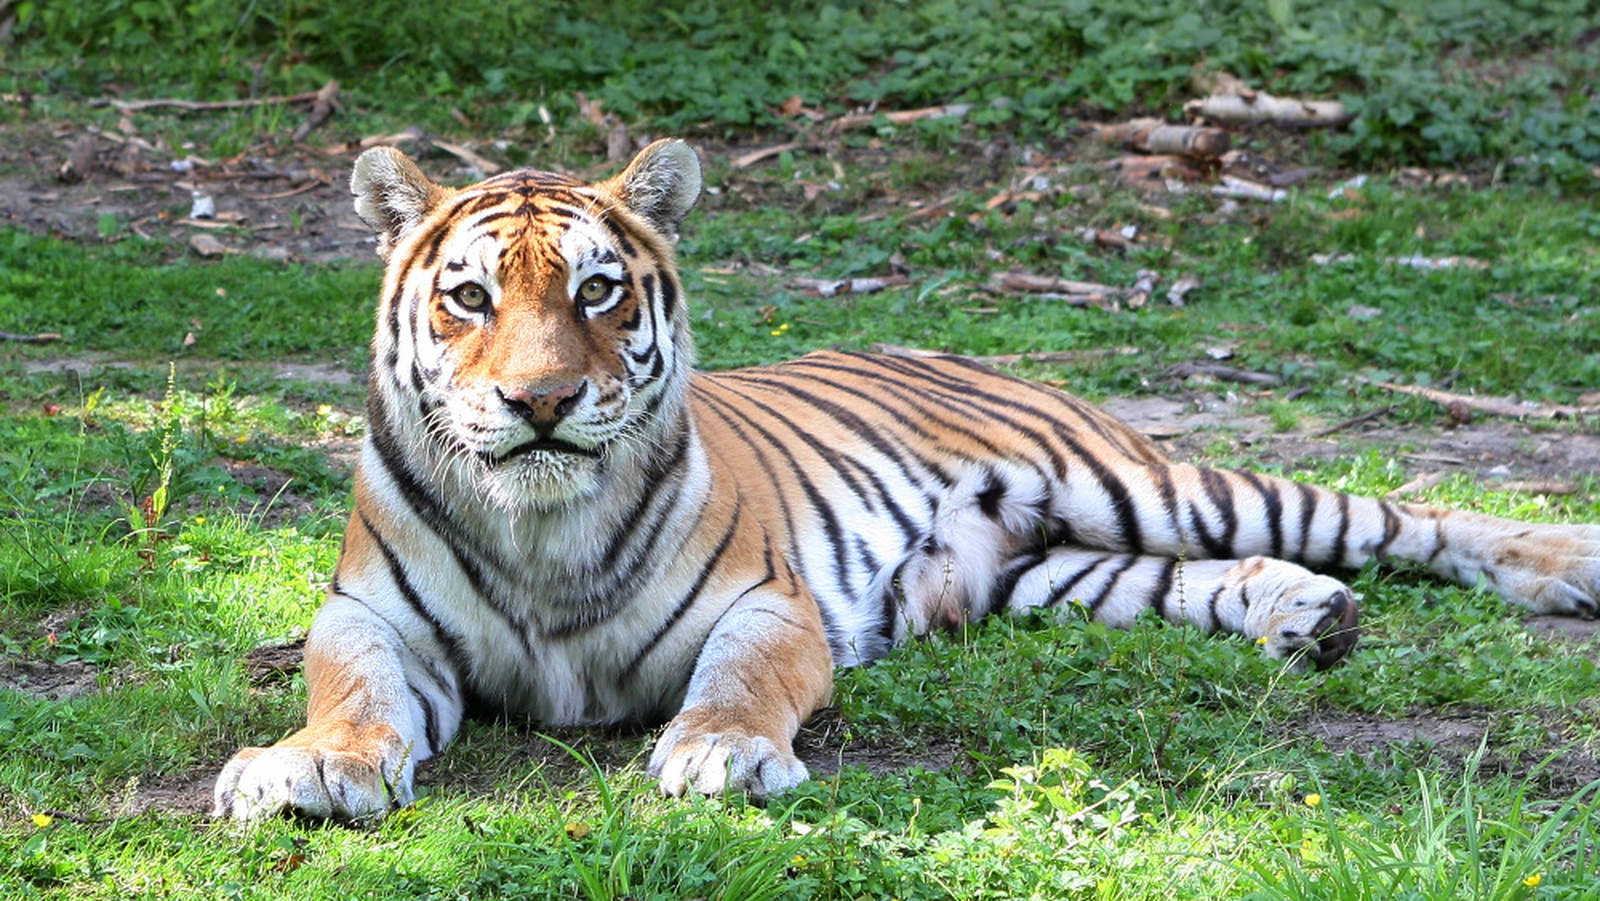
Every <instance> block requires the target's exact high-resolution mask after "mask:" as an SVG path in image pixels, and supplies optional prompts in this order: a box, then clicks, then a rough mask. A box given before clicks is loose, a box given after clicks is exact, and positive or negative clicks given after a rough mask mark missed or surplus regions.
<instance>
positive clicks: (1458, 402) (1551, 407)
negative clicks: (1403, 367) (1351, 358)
mask: <svg viewBox="0 0 1600 901" xmlns="http://www.w3.org/2000/svg"><path fill="white" fill-rule="evenodd" d="M1370 384H1373V385H1377V386H1378V387H1380V388H1387V389H1389V390H1390V391H1395V392H1398V393H1400V394H1410V395H1412V396H1414V397H1420V398H1423V399H1424V400H1429V401H1432V402H1434V403H1436V404H1438V405H1439V406H1441V407H1444V408H1445V409H1446V410H1448V411H1450V415H1451V416H1453V417H1456V418H1458V419H1460V418H1462V413H1463V412H1465V413H1467V414H1469V415H1470V413H1471V412H1473V411H1476V412H1479V413H1486V414H1488V415H1490V416H1505V417H1508V418H1511V419H1527V418H1533V419H1576V418H1578V417H1580V416H1593V415H1595V414H1597V413H1600V406H1586V407H1580V406H1568V405H1564V404H1541V403H1538V402H1535V401H1527V400H1516V399H1515V398H1510V397H1474V396H1472V395H1470V394H1456V393H1454V392H1451V391H1440V390H1438V389H1437V388H1425V387H1423V386H1421V385H1396V384H1394V383H1393V382H1371V383H1370Z"/></svg>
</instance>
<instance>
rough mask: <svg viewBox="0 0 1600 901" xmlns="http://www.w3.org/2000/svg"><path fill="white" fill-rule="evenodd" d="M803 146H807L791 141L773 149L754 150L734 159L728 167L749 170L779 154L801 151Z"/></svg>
mask: <svg viewBox="0 0 1600 901" xmlns="http://www.w3.org/2000/svg"><path fill="white" fill-rule="evenodd" d="M803 146H805V145H803V144H801V143H800V142H799V141H790V142H789V143H787V144H778V145H776V146H773V147H763V148H761V149H760V150H752V151H750V152H749V153H746V154H744V155H742V156H736V157H734V158H733V159H732V160H730V161H729V162H728V165H730V166H732V167H733V168H735V169H748V168H750V167H751V166H754V165H755V164H756V163H759V162H763V161H765V160H770V159H772V158H773V157H775V156H778V155H779V154H783V153H788V152H789V151H791V150H799V149H800V148H801V147H803Z"/></svg>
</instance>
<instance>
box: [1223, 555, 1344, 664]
mask: <svg viewBox="0 0 1600 901" xmlns="http://www.w3.org/2000/svg"><path fill="white" fill-rule="evenodd" d="M1268 611H1269V612H1268V613H1267V616H1266V617H1265V623H1264V625H1263V626H1262V627H1260V631H1259V632H1256V630H1250V632H1251V634H1256V635H1258V641H1260V642H1261V645H1262V650H1264V651H1265V652H1266V654H1267V656H1269V657H1273V658H1277V659H1280V660H1287V661H1289V663H1290V665H1291V666H1296V667H1304V666H1305V663H1306V662H1307V661H1309V662H1311V663H1313V664H1315V665H1316V667H1317V668H1318V669H1323V668H1325V667H1328V666H1332V665H1333V664H1334V663H1336V662H1338V661H1339V660H1340V659H1341V658H1343V657H1344V655H1346V654H1348V653H1350V649H1351V648H1354V647H1355V646H1356V639H1357V638H1358V637H1359V636H1360V634H1361V630H1360V628H1359V623H1360V619H1361V616H1360V608H1359V605H1358V604H1357V603H1356V598H1355V595H1354V594H1353V593H1351V591H1350V589H1349V587H1348V586H1346V585H1345V584H1344V583H1343V582H1340V581H1339V580H1338V579H1334V578H1332V577H1329V576H1313V575H1309V574H1308V575H1307V576H1306V577H1304V578H1302V579H1298V580H1295V581H1294V582H1291V583H1290V584H1288V585H1286V586H1284V588H1283V589H1282V593H1281V594H1279V595H1278V597H1277V598H1275V599H1274V600H1273V602H1272V603H1271V605H1270V606H1269V607H1268Z"/></svg>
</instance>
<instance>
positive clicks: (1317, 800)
mask: <svg viewBox="0 0 1600 901" xmlns="http://www.w3.org/2000/svg"><path fill="white" fill-rule="evenodd" d="M1305 801H1306V806H1307V807H1316V806H1317V805H1318V804H1321V803H1322V796H1321V795H1319V794H1317V793H1316V792H1312V793H1311V794H1309V795H1306V797H1305Z"/></svg>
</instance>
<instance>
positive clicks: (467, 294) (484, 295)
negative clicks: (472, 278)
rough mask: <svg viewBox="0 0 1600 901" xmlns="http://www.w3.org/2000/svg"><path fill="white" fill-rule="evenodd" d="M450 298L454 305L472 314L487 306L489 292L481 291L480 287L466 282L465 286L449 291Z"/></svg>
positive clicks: (481, 287)
mask: <svg viewBox="0 0 1600 901" xmlns="http://www.w3.org/2000/svg"><path fill="white" fill-rule="evenodd" d="M450 296H451V297H453V298H455V301H456V303H458V304H460V305H461V307H462V308H463V309H466V310H470V311H472V312H477V311H479V310H482V309H484V308H486V307H488V306H489V292H488V291H485V290H483V286H482V285H479V284H476V283H474V282H467V283H466V284H465V285H462V286H461V287H459V288H457V289H455V290H454V291H451V292H450Z"/></svg>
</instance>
